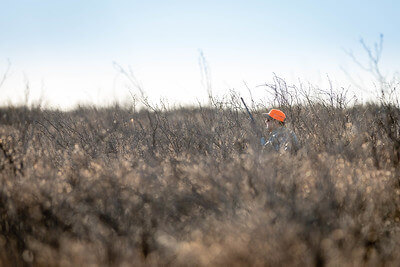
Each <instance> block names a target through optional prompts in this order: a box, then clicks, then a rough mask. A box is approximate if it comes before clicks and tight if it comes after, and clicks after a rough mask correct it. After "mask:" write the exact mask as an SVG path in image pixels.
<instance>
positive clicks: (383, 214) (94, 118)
mask: <svg viewBox="0 0 400 267" xmlns="http://www.w3.org/2000/svg"><path fill="white" fill-rule="evenodd" d="M235 101H236V102H235ZM342 104H343V103H342V102H340V101H336V102H331V103H329V102H318V101H316V102H311V101H309V102H304V103H303V104H301V105H300V104H299V105H285V103H283V105H281V108H282V109H283V110H284V111H285V112H286V113H287V115H288V117H289V120H290V123H289V125H288V127H290V128H291V129H293V130H294V131H295V133H296V134H297V135H298V137H299V139H300V141H301V145H302V147H301V149H300V150H299V152H298V153H297V154H295V155H291V154H284V153H283V154H279V153H265V152H263V151H262V150H261V149H260V148H259V147H258V146H257V140H256V137H255V136H254V135H253V134H252V128H251V125H250V123H249V120H248V118H247V115H246V113H244V112H243V108H241V107H240V102H238V101H237V99H236V100H235V99H232V100H231V102H230V103H228V104H226V103H225V104H224V105H222V104H221V105H218V104H216V103H214V105H213V106H212V107H207V108H205V107H200V106H199V107H196V108H175V109H166V108H155V109H147V110H146V109H143V110H139V111H137V110H135V109H132V108H129V107H121V106H118V105H116V106H113V107H109V108H95V107H81V108H76V109H75V110H73V111H69V112H61V111H54V110H53V111H52V110H43V109H40V108H34V107H31V108H28V107H8V108H2V109H1V110H0V138H1V143H0V150H1V151H0V183H1V185H0V263H1V265H3V266H10V265H17V266H18V265H19V266H24V265H34V266H55V265H61V266H76V265H80V266H93V265H95V266H97V265H100V266H132V265H134V266H142V265H146V266H148V265H150V266H153V265H173V266H176V265H178V266H193V265H194V266H205V265H208V266H217V265H218V266H221V265H224V266H242V265H253V266H282V265H291V266H304V265H307V266H310V265H315V266H325V265H327V266H355V265H370V266H376V265H387V266H396V265H398V264H399V263H400V253H399V251H400V167H399V166H400V163H399V160H400V149H399V148H400V135H399V115H400V111H399V109H398V108H397V107H396V106H395V105H394V106H393V105H390V104H385V103H381V104H365V105H352V106H346V105H342ZM254 111H255V115H256V119H257V120H258V121H259V122H261V117H260V113H261V112H265V110H263V109H255V110H254Z"/></svg>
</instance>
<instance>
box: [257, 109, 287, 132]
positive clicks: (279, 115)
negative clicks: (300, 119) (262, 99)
mask: <svg viewBox="0 0 400 267" xmlns="http://www.w3.org/2000/svg"><path fill="white" fill-rule="evenodd" d="M263 115H264V116H265V124H266V126H267V130H268V131H273V130H275V129H277V128H279V127H282V126H284V125H285V120H286V115H285V113H283V112H282V111H280V110H279V109H271V110H270V112H268V113H263Z"/></svg>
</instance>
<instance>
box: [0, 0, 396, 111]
mask: <svg viewBox="0 0 400 267" xmlns="http://www.w3.org/2000/svg"><path fill="white" fill-rule="evenodd" d="M399 11H400V1H389V0H381V1H365V0H364V1H352V0H347V1H342V0H336V1H330V0H326V1H311V0H304V1H289V0H281V1H269V0H264V1H261V0H259V1H257V0H246V1H239V0H236V1H235V0H230V1H225V0H218V1H217V0H214V1H209V0H203V1H190V0H186V1H177V0H164V1H153V0H148V1H136V0H131V1H128V0H114V1H105V0H96V1H94V0H80V1H77V0H68V1H63V0H58V1H54V0H13V1H9V0H0V82H1V77H2V76H3V74H4V73H6V71H7V67H8V62H10V63H11V67H10V69H9V72H8V75H7V78H6V80H5V81H4V83H3V85H2V86H1V87H0V92H1V95H2V96H1V98H0V105H7V104H10V103H11V104H17V103H22V102H24V101H25V98H26V97H25V92H26V91H27V90H26V88H27V87H29V96H28V97H27V99H28V100H27V101H28V102H30V103H33V102H35V101H37V100H38V99H42V100H43V101H44V104H45V105H47V106H51V107H57V108H71V107H74V106H75V105H77V104H85V103H86V104H97V105H108V104H112V103H113V102H116V101H118V102H129V101H131V98H130V93H132V94H133V95H137V94H139V92H138V89H137V88H136V86H135V85H134V84H132V83H130V82H129V80H128V79H126V77H125V76H124V75H122V74H121V72H120V71H119V68H118V67H117V66H120V67H122V68H124V69H125V70H130V71H131V73H132V74H133V76H134V77H135V84H136V83H138V84H140V86H141V87H142V88H143V90H144V91H145V92H146V94H147V95H148V96H149V98H150V99H151V100H152V101H155V102H156V101H159V100H160V99H162V100H164V101H166V102H168V103H171V104H183V105H185V104H196V103H197V102H204V101H207V90H206V88H205V86H204V79H202V68H201V67H200V65H199V60H200V54H201V53H203V55H204V58H205V60H206V62H207V65H208V71H209V73H210V76H211V79H210V81H211V84H212V90H213V94H214V95H223V94H226V93H227V92H229V90H231V89H234V90H237V91H238V92H240V93H242V94H246V92H247V89H246V86H245V85H244V83H246V84H247V85H248V86H249V88H250V89H251V91H252V92H253V94H254V95H255V96H256V97H262V96H263V95H265V93H266V92H265V88H263V87H260V86H258V85H261V84H265V83H269V82H271V81H272V78H273V75H274V73H275V74H276V75H278V76H279V77H282V78H284V79H286V80H287V81H288V83H296V82H298V81H299V80H301V81H303V82H305V83H311V84H314V85H316V86H321V87H324V86H326V84H327V76H329V78H330V79H331V80H332V81H333V82H334V84H335V86H337V87H346V88H347V87H349V88H352V89H353V90H355V92H356V93H358V94H360V95H362V94H363V93H365V92H360V91H357V88H356V87H355V86H354V84H352V82H351V81H350V80H348V79H347V78H346V75H345V74H344V72H343V69H345V70H346V71H347V72H348V73H350V74H351V75H353V76H354V77H356V78H357V79H361V80H362V81H363V82H366V84H368V82H369V81H370V80H371V77H370V76H369V75H368V73H366V72H363V71H362V70H360V69H359V68H358V67H357V66H356V65H355V64H354V63H353V62H352V60H351V59H350V58H349V56H348V55H347V54H346V53H345V50H352V51H353V52H354V54H355V55H356V56H357V58H359V59H360V60H361V61H363V60H364V62H367V61H365V60H366V58H365V54H364V53H363V50H362V48H361V45H360V43H359V40H360V38H363V39H364V40H365V42H366V43H367V44H370V45H372V44H373V43H374V42H377V41H378V40H379V36H380V34H383V35H384V44H383V54H382V59H381V66H382V70H383V71H384V73H385V74H387V75H389V76H390V75H391V74H392V73H393V72H395V71H398V70H400V53H399V50H398V47H400V31H399V30H398V28H399V26H400V16H398V13H399ZM368 86H369V85H368ZM366 97H367V96H366Z"/></svg>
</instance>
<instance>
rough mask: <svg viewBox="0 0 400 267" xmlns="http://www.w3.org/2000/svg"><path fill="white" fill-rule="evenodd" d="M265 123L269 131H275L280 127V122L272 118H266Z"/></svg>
mask: <svg viewBox="0 0 400 267" xmlns="http://www.w3.org/2000/svg"><path fill="white" fill-rule="evenodd" d="M265 125H266V128H267V131H273V130H275V129H276V128H277V127H278V122H277V121H276V120H274V119H272V118H266V119H265Z"/></svg>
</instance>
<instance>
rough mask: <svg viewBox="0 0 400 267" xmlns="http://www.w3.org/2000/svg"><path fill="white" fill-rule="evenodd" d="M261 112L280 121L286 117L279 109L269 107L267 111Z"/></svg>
mask: <svg viewBox="0 0 400 267" xmlns="http://www.w3.org/2000/svg"><path fill="white" fill-rule="evenodd" d="M263 114H264V115H267V116H268V117H271V118H273V119H275V120H278V121H281V122H284V121H285V119H286V115H285V113H283V112H282V111H280V110H279V109H271V111H270V112H269V113H263Z"/></svg>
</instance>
